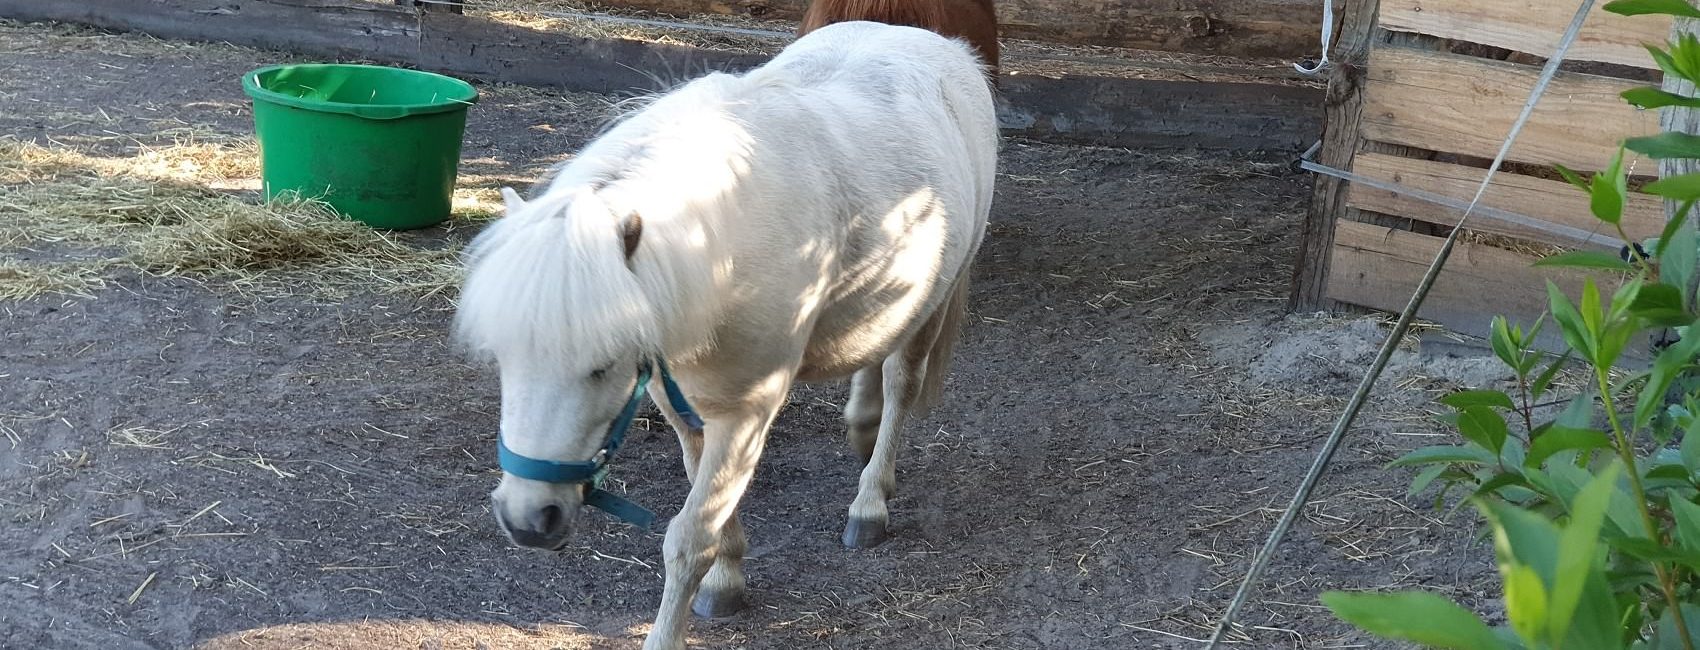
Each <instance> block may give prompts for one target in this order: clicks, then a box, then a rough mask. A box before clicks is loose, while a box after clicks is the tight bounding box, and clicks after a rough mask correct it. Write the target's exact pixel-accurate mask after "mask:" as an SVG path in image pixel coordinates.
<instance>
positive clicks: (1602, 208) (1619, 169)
mask: <svg viewBox="0 0 1700 650" xmlns="http://www.w3.org/2000/svg"><path fill="white" fill-rule="evenodd" d="M1628 195H1629V178H1628V177H1627V176H1624V174H1623V148H1622V147H1619V148H1618V150H1617V155H1616V156H1613V157H1612V160H1611V166H1609V167H1607V168H1606V170H1605V171H1603V172H1600V173H1598V174H1595V175H1594V182H1593V184H1592V185H1589V186H1588V196H1589V199H1590V201H1589V204H1588V207H1590V208H1592V209H1593V212H1594V218H1596V219H1599V220H1600V221H1604V222H1606V223H1609V224H1616V223H1619V222H1621V221H1623V203H1624V201H1625V200H1626V197H1628Z"/></svg>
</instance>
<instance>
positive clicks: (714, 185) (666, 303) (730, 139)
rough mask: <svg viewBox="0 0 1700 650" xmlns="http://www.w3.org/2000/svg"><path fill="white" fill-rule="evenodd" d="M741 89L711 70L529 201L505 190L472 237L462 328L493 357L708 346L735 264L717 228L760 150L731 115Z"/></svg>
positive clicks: (678, 351) (653, 105)
mask: <svg viewBox="0 0 1700 650" xmlns="http://www.w3.org/2000/svg"><path fill="white" fill-rule="evenodd" d="M743 87H744V84H742V83H741V79H740V78H738V77H732V76H729V75H723V74H717V75H710V76H708V77H704V78H702V79H698V80H697V81H695V82H692V83H690V84H687V85H686V86H684V87H682V88H680V89H678V90H675V91H674V92H671V93H668V94H666V95H664V96H661V97H658V98H655V99H653V100H650V101H648V102H647V105H645V106H644V107H643V108H641V109H639V110H637V111H635V112H634V113H632V114H630V115H629V116H627V118H626V119H625V120H623V121H622V122H620V123H619V124H618V125H616V126H615V127H614V128H612V129H611V130H609V132H608V133H606V134H605V135H603V136H602V137H600V138H598V139H597V140H596V141H595V142H592V143H591V144H590V145H589V146H587V147H585V149H584V150H583V151H582V152H581V153H580V154H579V155H578V156H577V157H576V158H574V159H573V160H572V161H571V162H569V163H567V164H565V165H563V166H561V167H560V168H559V170H558V172H557V173H556V175H555V176H554V178H553V179H552V180H551V181H550V182H549V185H548V188H547V189H546V190H544V191H543V192H542V193H541V194H540V195H538V196H537V197H536V198H535V199H533V200H531V201H528V202H525V203H523V204H520V203H518V200H517V196H514V197H510V200H509V205H508V214H507V215H506V216H504V217H503V218H502V219H501V220H499V221H497V222H496V223H494V224H492V225H491V226H490V227H489V228H488V229H487V230H486V231H485V232H484V233H482V234H480V235H479V236H478V238H477V239H475V240H474V241H473V243H472V244H471V245H470V246H469V247H468V252H467V269H468V270H467V277H466V280H465V283H464V284H463V286H462V291H461V298H460V305H459V308H458V310H457V317H456V334H457V336H458V338H460V339H461V341H463V342H464V343H466V344H469V345H470V346H471V347H472V348H474V349H476V350H480V351H484V352H488V353H492V354H495V355H496V356H497V357H498V358H507V357H509V356H510V355H513V356H514V357H515V358H532V359H540V358H541V359H550V360H560V361H566V360H571V359H574V358H577V357H581V356H588V357H591V358H589V359H584V360H583V361H584V362H586V363H602V362H603V361H605V360H608V359H609V358H612V357H615V356H617V355H621V354H625V353H629V352H631V351H633V350H634V349H636V350H637V351H639V352H640V353H642V354H649V355H653V354H665V355H666V356H667V357H668V358H669V359H681V358H689V357H690V356H693V355H695V354H697V353H699V352H701V351H702V350H703V349H705V348H706V347H707V346H708V345H709V344H710V343H711V342H712V341H711V340H710V338H711V336H712V332H713V329H714V326H715V325H716V324H717V322H718V318H719V317H718V312H717V304H716V300H715V296H716V295H717V287H716V282H717V280H719V279H722V278H726V277H728V276H729V272H730V268H729V267H728V266H727V265H728V264H729V263H730V262H729V260H727V259H725V257H724V256H723V255H721V254H720V250H719V248H720V247H719V246H718V245H717V244H716V237H715V230H716V225H717V223H718V222H719V221H720V216H721V215H722V214H723V213H725V212H726V211H727V209H728V207H729V204H730V203H732V202H733V199H734V198H735V196H734V195H735V194H736V188H737V186H738V183H739V182H740V181H741V179H742V178H743V177H744V176H745V174H746V173H747V172H748V170H749V166H750V157H751V155H752V153H753V141H752V140H751V137H750V136H749V134H748V132H747V131H746V130H745V129H744V125H743V124H742V122H741V121H740V120H738V119H737V117H736V115H735V113H736V110H737V108H738V107H739V106H740V100H739V99H738V96H739V95H741V94H742V90H743ZM633 214H635V215H638V217H639V218H640V219H641V223H642V234H641V236H640V237H639V239H638V245H637V246H638V247H637V249H636V252H635V253H634V254H633V256H632V258H631V260H630V261H629V262H628V260H627V259H626V257H625V254H624V253H625V251H624V243H623V241H622V239H621V225H622V223H624V221H625V220H626V219H627V218H629V217H630V215H633Z"/></svg>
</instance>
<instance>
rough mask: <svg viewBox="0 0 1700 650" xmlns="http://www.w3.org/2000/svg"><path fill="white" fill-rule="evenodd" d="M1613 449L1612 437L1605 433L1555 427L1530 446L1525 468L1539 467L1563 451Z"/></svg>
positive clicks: (1524, 460) (1524, 462) (1524, 461)
mask: <svg viewBox="0 0 1700 650" xmlns="http://www.w3.org/2000/svg"><path fill="white" fill-rule="evenodd" d="M1609 447H1611V437H1609V436H1607V435H1606V434H1605V432H1603V431H1594V430H1590V429H1571V428H1569V427H1561V426H1553V427H1552V428H1549V429H1547V430H1546V432H1545V433H1542V434H1541V436H1540V437H1539V438H1535V442H1534V443H1533V444H1530V445H1529V456H1528V457H1527V458H1525V459H1523V465H1524V466H1525V467H1539V466H1540V465H1541V463H1544V462H1546V459H1547V458H1549V457H1551V456H1552V455H1553V454H1556V453H1558V452H1561V451H1574V450H1587V449H1606V448H1609Z"/></svg>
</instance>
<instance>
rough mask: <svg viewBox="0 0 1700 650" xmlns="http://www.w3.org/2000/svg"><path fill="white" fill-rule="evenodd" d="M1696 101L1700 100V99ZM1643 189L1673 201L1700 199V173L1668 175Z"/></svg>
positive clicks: (1642, 189)
mask: <svg viewBox="0 0 1700 650" xmlns="http://www.w3.org/2000/svg"><path fill="white" fill-rule="evenodd" d="M1695 101H1696V102H1700V99H1697V100H1695ZM1641 191H1643V192H1646V193H1648V194H1652V195H1653V196H1660V197H1664V198H1667V199H1670V200H1672V201H1693V200H1695V199H1700V173H1697V174H1681V175H1677V176H1666V177H1664V178H1661V179H1659V180H1656V181H1653V182H1651V183H1648V184H1647V186H1646V187H1643V188H1641Z"/></svg>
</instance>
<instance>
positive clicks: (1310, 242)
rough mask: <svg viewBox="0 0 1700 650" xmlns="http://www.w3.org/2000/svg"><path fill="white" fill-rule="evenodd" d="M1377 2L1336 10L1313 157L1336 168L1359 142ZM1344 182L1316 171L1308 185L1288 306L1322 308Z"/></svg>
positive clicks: (1344, 165)
mask: <svg viewBox="0 0 1700 650" xmlns="http://www.w3.org/2000/svg"><path fill="white" fill-rule="evenodd" d="M1376 4H1377V0H1346V4H1345V6H1344V7H1342V8H1341V22H1340V40H1339V43H1338V44H1337V46H1336V48H1335V51H1336V52H1337V53H1338V60H1337V61H1336V62H1335V65H1332V66H1329V68H1328V94H1327V95H1326V97H1325V98H1324V103H1323V110H1324V118H1323V132H1322V142H1321V143H1320V148H1318V149H1317V153H1316V157H1315V160H1316V161H1317V162H1319V163H1321V164H1324V165H1329V166H1331V167H1336V168H1340V169H1350V168H1351V166H1352V157H1353V155H1354V154H1356V153H1357V151H1358V148H1359V146H1360V145H1361V144H1362V142H1361V137H1360V135H1359V119H1360V117H1361V116H1362V112H1363V105H1364V104H1363V90H1364V79H1365V70H1364V64H1365V62H1366V61H1367V60H1368V59H1369V52H1370V48H1371V44H1372V41H1373V37H1374V35H1375V34H1376V29H1375V8H1376ZM1346 191H1347V184H1346V183H1345V182H1344V181H1341V180H1340V179H1338V178H1334V177H1332V176H1326V175H1323V174H1317V175H1316V182H1315V184H1314V185H1313V186H1312V187H1311V194H1310V209H1309V210H1308V211H1306V212H1305V220H1304V225H1303V231H1302V232H1301V233H1300V234H1299V251H1298V257H1297V259H1295V260H1293V287H1292V293H1291V294H1289V295H1288V298H1287V307H1288V309H1292V310H1296V311H1315V310H1319V309H1327V308H1329V307H1330V305H1329V304H1328V303H1329V301H1328V295H1327V289H1328V273H1329V263H1330V262H1331V261H1332V259H1333V251H1334V222H1336V221H1339V220H1340V217H1341V216H1342V215H1344V214H1345V213H1346V210H1347V206H1346Z"/></svg>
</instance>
